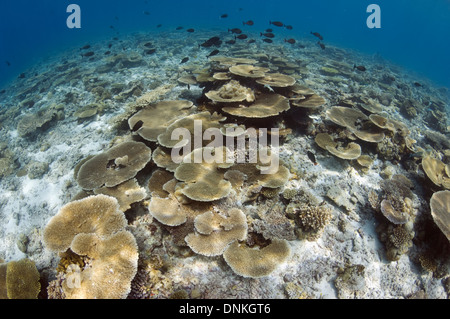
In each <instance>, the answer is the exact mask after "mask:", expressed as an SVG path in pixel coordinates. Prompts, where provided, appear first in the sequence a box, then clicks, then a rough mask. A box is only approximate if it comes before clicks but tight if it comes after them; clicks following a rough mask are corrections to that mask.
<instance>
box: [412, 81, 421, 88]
mask: <svg viewBox="0 0 450 319" xmlns="http://www.w3.org/2000/svg"><path fill="white" fill-rule="evenodd" d="M414 86H416V87H421V86H422V84H420V83H419V82H414Z"/></svg>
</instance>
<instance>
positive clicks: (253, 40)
mask: <svg viewBox="0 0 450 319" xmlns="http://www.w3.org/2000/svg"><path fill="white" fill-rule="evenodd" d="M255 42H256V40H255V39H250V40H248V42H247V43H255Z"/></svg>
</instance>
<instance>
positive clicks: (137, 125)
mask: <svg viewBox="0 0 450 319" xmlns="http://www.w3.org/2000/svg"><path fill="white" fill-rule="evenodd" d="M142 125H144V122H143V121H142V120H139V121H137V122H136V124H134V126H133V127H132V128H131V131H132V132H136V131H137V130H139V129H140V128H141V127H142Z"/></svg>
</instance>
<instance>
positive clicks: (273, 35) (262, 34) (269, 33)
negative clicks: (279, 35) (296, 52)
mask: <svg viewBox="0 0 450 319" xmlns="http://www.w3.org/2000/svg"><path fill="white" fill-rule="evenodd" d="M260 36H261V37H262V36H265V37H266V38H275V34H273V33H271V32H266V33H262V32H260Z"/></svg>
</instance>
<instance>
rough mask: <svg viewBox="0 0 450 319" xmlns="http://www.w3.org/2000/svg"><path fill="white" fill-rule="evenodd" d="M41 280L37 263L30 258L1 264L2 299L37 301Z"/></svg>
mask: <svg viewBox="0 0 450 319" xmlns="http://www.w3.org/2000/svg"><path fill="white" fill-rule="evenodd" d="M39 279H40V274H39V272H38V270H37V268H36V265H35V263H34V262H33V261H32V260H30V259H28V258H24V259H21V260H18V261H10V262H8V263H2V264H0V299H37V297H38V294H39V292H40V290H41V284H40V282H39Z"/></svg>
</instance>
